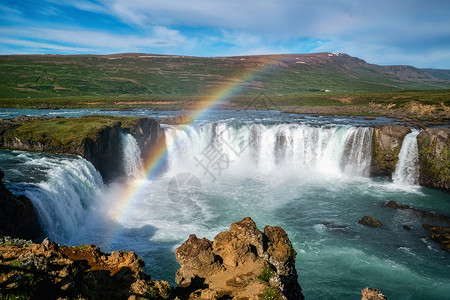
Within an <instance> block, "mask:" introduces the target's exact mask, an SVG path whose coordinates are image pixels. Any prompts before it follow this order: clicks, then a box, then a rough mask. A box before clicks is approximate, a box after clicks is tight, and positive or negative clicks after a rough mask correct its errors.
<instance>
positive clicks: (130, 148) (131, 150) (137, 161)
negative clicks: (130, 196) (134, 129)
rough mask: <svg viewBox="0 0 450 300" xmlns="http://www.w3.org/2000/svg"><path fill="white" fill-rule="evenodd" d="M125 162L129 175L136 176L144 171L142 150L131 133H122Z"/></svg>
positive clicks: (126, 171)
mask: <svg viewBox="0 0 450 300" xmlns="http://www.w3.org/2000/svg"><path fill="white" fill-rule="evenodd" d="M120 137H121V142H122V151H123V164H124V169H125V174H126V175H127V177H136V176H138V175H139V174H140V172H141V171H142V158H141V150H140V149H139V146H138V143H137V141H136V139H135V138H134V137H133V136H132V135H131V134H129V133H121V134H120Z"/></svg>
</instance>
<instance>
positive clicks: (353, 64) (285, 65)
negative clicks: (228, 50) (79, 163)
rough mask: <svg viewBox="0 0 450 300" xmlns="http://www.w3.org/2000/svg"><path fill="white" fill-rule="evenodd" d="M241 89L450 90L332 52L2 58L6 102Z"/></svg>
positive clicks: (443, 74)
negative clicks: (18, 99) (30, 98)
mask: <svg viewBox="0 0 450 300" xmlns="http://www.w3.org/2000/svg"><path fill="white" fill-rule="evenodd" d="M447 77H448V78H449V79H447ZM238 85H240V86H239V89H240V90H239V93H240V94H243V95H252V94H258V93H260V92H264V93H266V94H272V95H288V94H301V93H308V92H325V91H334V92H366V91H367V92H373V91H377V92H378V91H381V92H383V91H401V90H410V89H449V88H450V71H449V73H447V71H446V70H438V71H433V70H431V69H425V70H424V69H418V68H415V67H413V66H405V65H393V66H380V65H376V64H371V63H368V62H366V61H364V60H362V59H360V58H357V57H352V56H350V55H348V54H344V53H330V52H321V53H308V54H269V55H248V56H227V57H194V56H179V55H159V54H145V53H122V54H109V55H55V54H44V55H42V54H36V55H2V56H0V91H1V93H0V98H27V97H32V98H48V97H50V98H52V97H68V96H120V95H133V96H158V95H169V96H176V95H183V96H207V95H211V94H214V93H215V92H216V91H217V89H220V88H222V87H223V86H238Z"/></svg>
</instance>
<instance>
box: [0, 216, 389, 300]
mask: <svg viewBox="0 0 450 300" xmlns="http://www.w3.org/2000/svg"><path fill="white" fill-rule="evenodd" d="M175 256H176V259H177V261H178V262H179V263H180V269H179V270H178V271H177V272H176V274H175V280H176V282H177V284H178V286H177V287H176V288H174V287H172V286H171V285H170V284H169V283H168V282H167V281H152V279H151V276H150V275H148V274H145V273H144V272H143V267H144V262H143V260H142V259H141V258H139V257H138V256H137V255H136V254H135V253H134V252H133V251H129V252H127V251H113V252H111V253H110V254H106V253H104V252H102V251H101V250H100V249H99V248H98V247H97V246H95V245H80V246H62V245H58V244H55V243H54V242H52V241H51V240H49V239H48V238H45V239H44V240H43V241H42V242H41V243H39V244H34V243H32V242H30V241H26V240H20V239H7V240H5V238H3V240H2V241H0V297H1V298H2V299H3V298H6V299H129V300H140V299H175V300H185V299H186V300H187V299H199V300H209V299H249V300H261V299H262V300H301V299H304V296H303V294H302V291H301V287H300V285H299V282H298V276H297V271H296V269H295V257H296V252H295V250H294V249H293V247H292V244H291V242H290V240H289V238H288V236H287V234H286V232H285V231H284V230H283V229H282V228H281V227H278V226H266V227H265V228H264V231H260V230H259V229H258V228H257V227H256V224H255V223H254V222H253V220H252V219H251V218H249V217H247V218H244V219H243V220H241V221H239V222H236V223H233V224H231V226H230V230H229V231H224V232H221V233H219V234H218V235H217V236H216V237H215V238H214V240H213V241H210V240H208V239H206V238H202V239H199V238H197V237H196V236H195V235H194V234H192V235H191V236H189V238H188V239H187V240H186V241H185V242H184V243H183V244H182V245H181V246H180V247H178V248H177V249H176V251H175ZM361 293H362V296H363V297H362V299H364V300H375V299H387V297H386V296H384V295H383V294H382V293H381V292H380V291H379V290H377V289H369V288H364V289H363V290H362V291H361Z"/></svg>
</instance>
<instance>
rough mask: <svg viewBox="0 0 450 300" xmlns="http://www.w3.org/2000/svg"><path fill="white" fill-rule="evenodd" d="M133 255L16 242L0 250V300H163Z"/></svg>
mask: <svg viewBox="0 0 450 300" xmlns="http://www.w3.org/2000/svg"><path fill="white" fill-rule="evenodd" d="M143 266H144V262H143V261H142V259H140V258H139V257H137V255H136V254H135V253H134V252H133V251H130V252H123V251H122V252H112V253H111V254H109V255H108V254H105V253H103V252H101V251H100V249H99V248H98V247H97V246H94V245H82V246H74V247H66V246H59V245H57V244H55V243H53V242H51V241H50V240H48V239H45V240H44V241H43V242H42V243H41V244H29V243H23V241H22V242H20V241H19V242H15V243H9V244H3V245H0V298H1V299H130V300H131V299H168V298H169V296H170V294H171V291H172V288H171V287H170V285H169V283H168V282H165V281H151V277H150V276H149V275H147V274H145V273H144V272H143V271H142V268H143Z"/></svg>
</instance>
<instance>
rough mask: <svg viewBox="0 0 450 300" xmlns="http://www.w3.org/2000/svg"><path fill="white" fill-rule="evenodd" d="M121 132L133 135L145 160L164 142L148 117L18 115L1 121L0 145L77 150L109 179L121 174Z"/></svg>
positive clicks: (71, 152) (158, 128)
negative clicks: (44, 116)
mask: <svg viewBox="0 0 450 300" xmlns="http://www.w3.org/2000/svg"><path fill="white" fill-rule="evenodd" d="M121 132H128V133H131V134H132V135H133V136H134V137H135V138H136V140H137V142H138V145H139V147H140V149H141V153H142V158H143V160H144V161H145V160H146V159H147V158H148V157H150V153H152V152H153V151H154V149H155V147H158V145H160V144H161V143H164V132H163V130H162V129H161V127H160V126H159V124H158V123H157V122H156V121H155V120H153V119H149V118H139V117H112V116H85V117H81V118H61V117H57V118H41V117H18V118H13V119H3V120H1V121H0V148H8V149H16V150H27V151H45V152H56V153H68V154H77V155H80V156H82V157H84V158H86V159H87V160H89V161H90V162H91V163H92V164H93V165H94V166H95V168H96V169H97V170H98V171H99V172H100V174H101V175H102V177H103V179H104V180H105V182H110V181H112V180H113V179H115V178H117V177H120V176H123V175H124V170H123V162H122V160H123V155H122V147H120V145H121V143H122V141H121V138H120V133H121Z"/></svg>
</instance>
